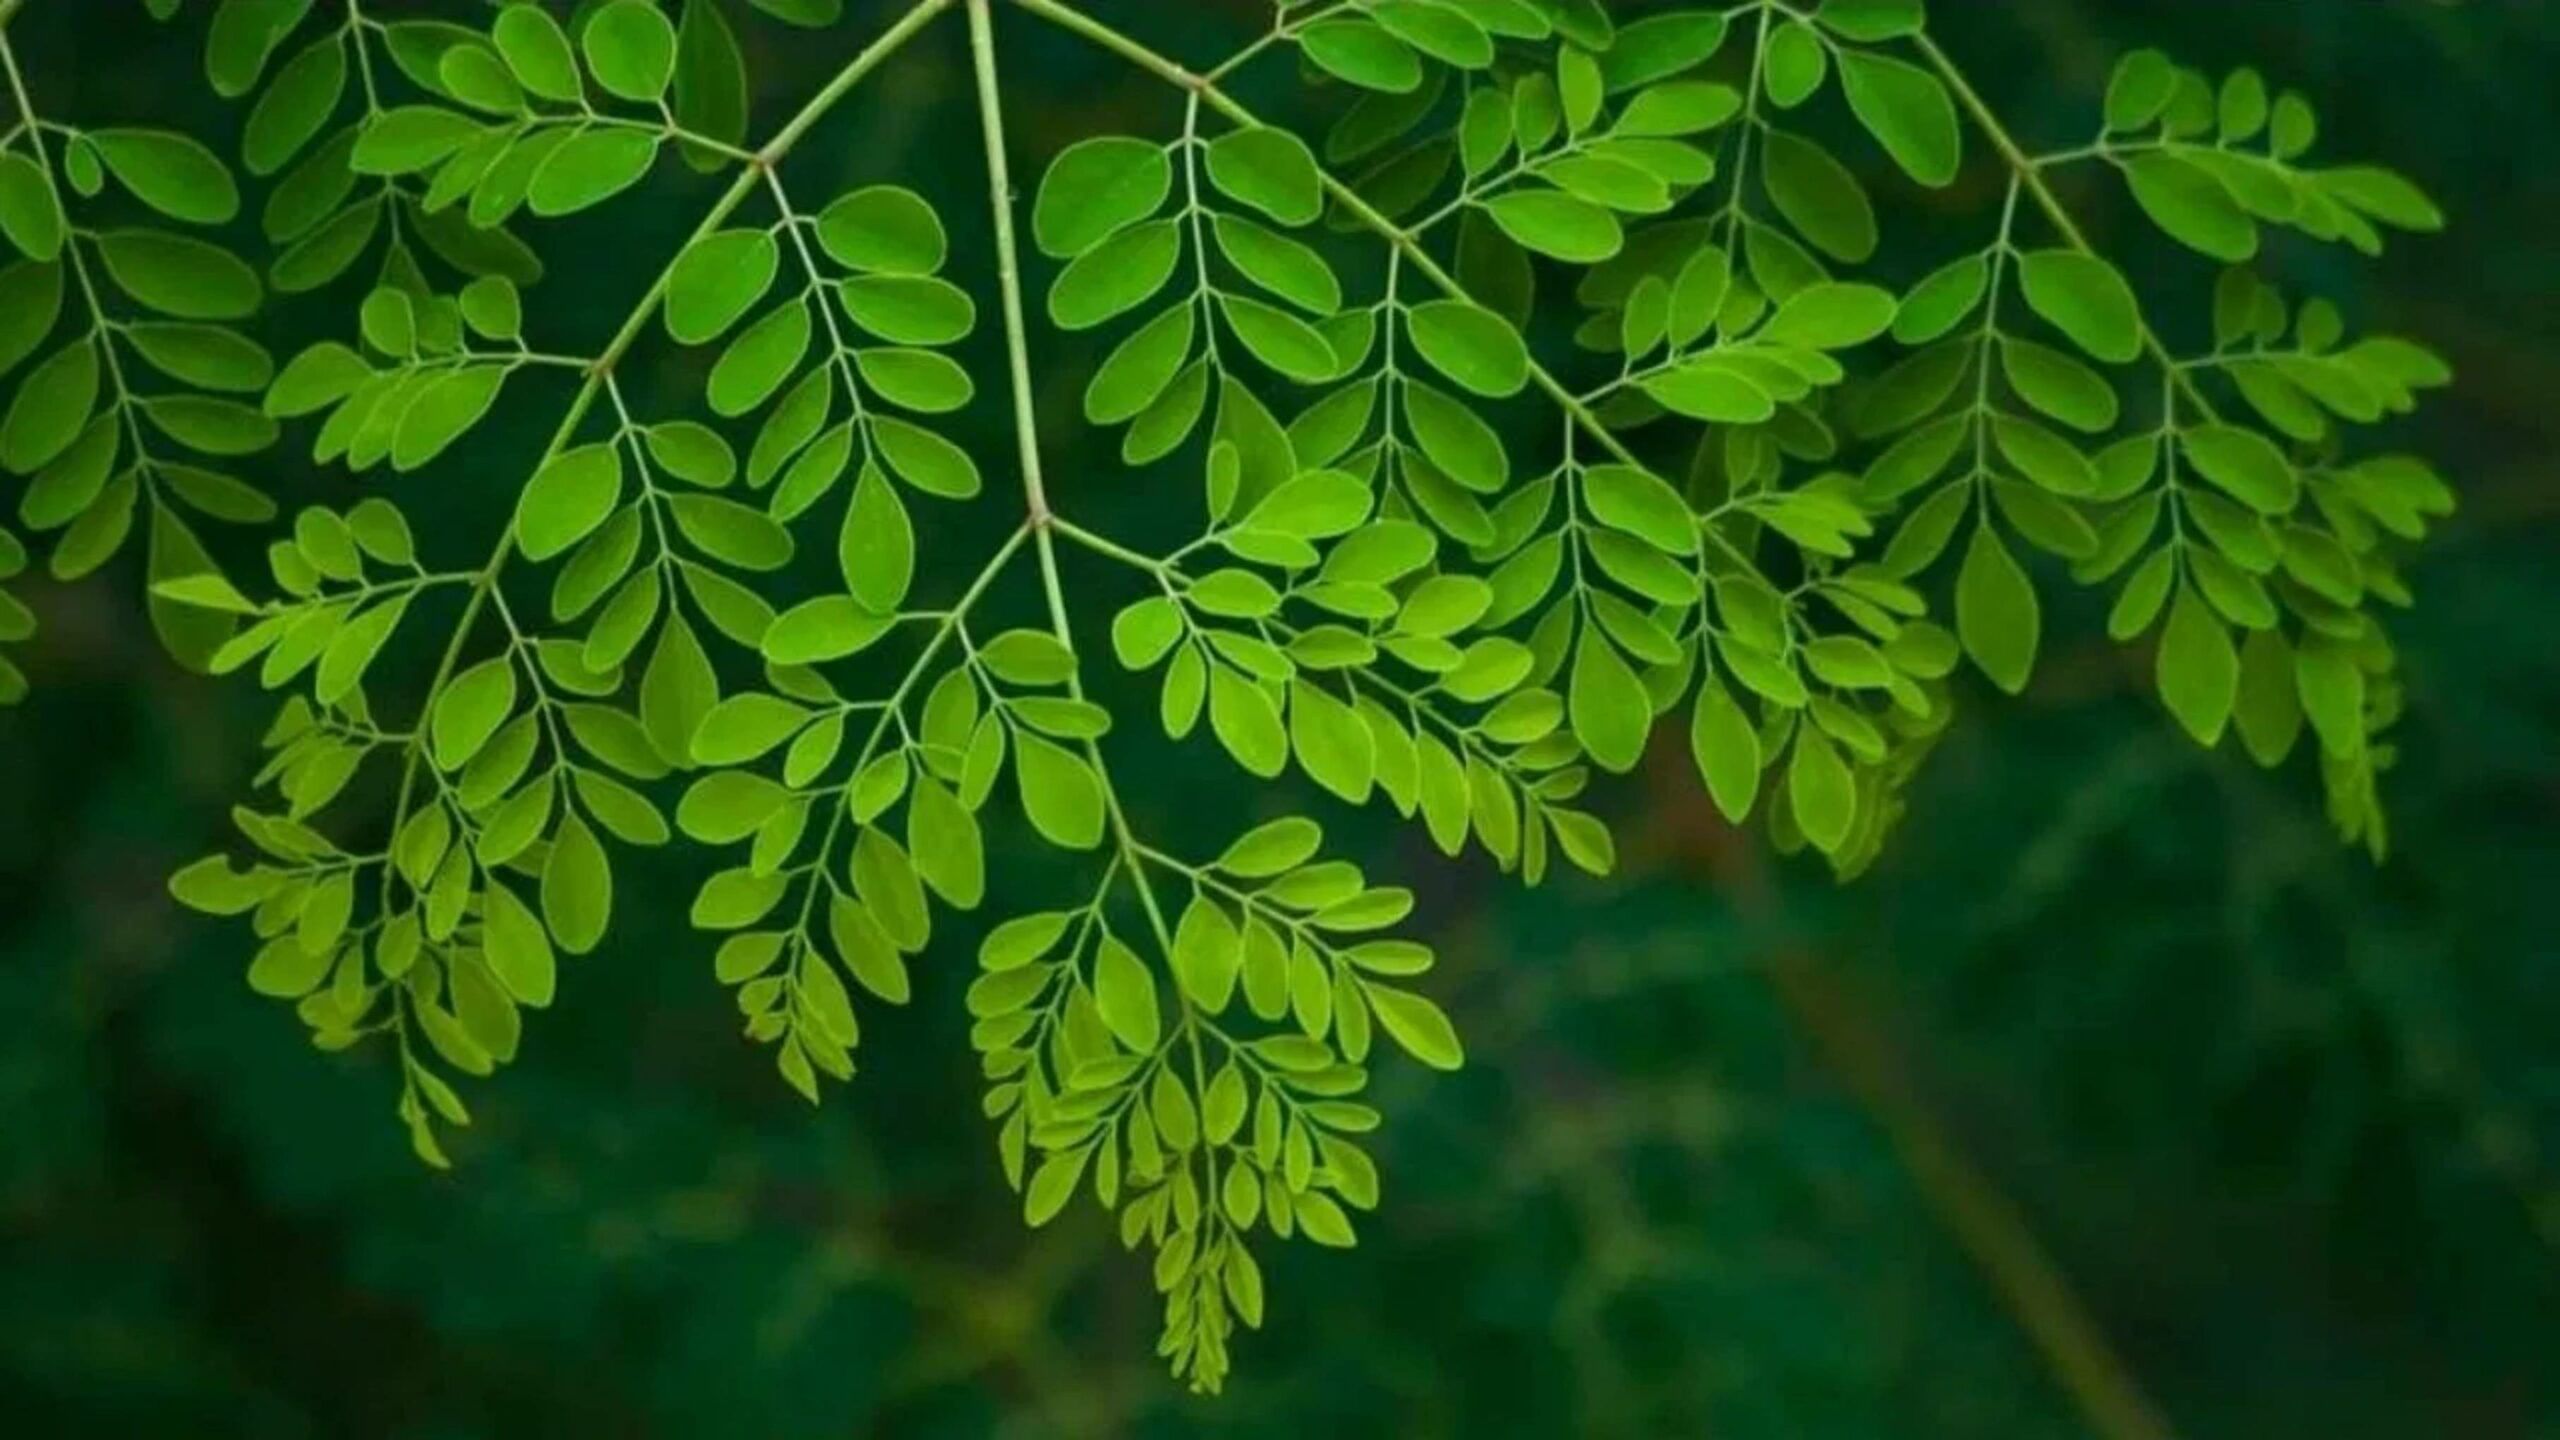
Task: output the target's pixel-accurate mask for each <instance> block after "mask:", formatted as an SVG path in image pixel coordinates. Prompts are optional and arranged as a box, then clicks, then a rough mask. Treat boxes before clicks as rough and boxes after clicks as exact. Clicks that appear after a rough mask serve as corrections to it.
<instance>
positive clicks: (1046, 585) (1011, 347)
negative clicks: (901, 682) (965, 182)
mask: <svg viewBox="0 0 2560 1440" xmlns="http://www.w3.org/2000/svg"><path fill="white" fill-rule="evenodd" d="M968 6H969V48H970V53H971V55H972V57H973V59H974V60H975V63H976V69H977V88H978V118H979V121H980V128H981V129H982V130H983V131H984V133H985V137H986V149H987V195H988V205H989V208H990V210H991V211H992V212H993V217H994V225H995V240H996V275H997V280H998V283H999V285H1000V286H1001V288H1002V291H1003V303H1004V327H1005V350H1006V359H1007V362H1008V368H1009V369H1010V371H1011V373H1012V377H1013V418H1014V438H1015V442H1016V444H1017V446H1018V448H1019V451H1020V460H1021V465H1022V497H1023V503H1024V504H1025V506H1026V507H1027V508H1028V510H1029V524H1030V526H1031V528H1032V531H1033V533H1034V535H1035V537H1036V540H1037V543H1038V547H1039V551H1040V581H1041V586H1042V588H1043V589H1044V590H1045V591H1046V592H1047V597H1048V604H1049V623H1050V628H1051V629H1052V630H1054V631H1055V632H1056V634H1057V637H1058V643H1060V644H1062V645H1064V646H1066V647H1067V652H1068V653H1069V654H1070V655H1072V654H1074V653H1075V648H1076V645H1075V635H1074V633H1073V630H1072V628H1071V627H1070V626H1069V625H1068V623H1067V600H1066V590H1065V587H1064V586H1063V585H1062V584H1061V583H1060V581H1059V577H1058V546H1057V537H1056V535H1055V534H1054V530H1055V525H1056V521H1055V517H1054V516H1053V515H1052V514H1051V512H1050V509H1049V496H1048V491H1047V489H1046V487H1045V486H1044V484H1043V483H1042V479H1041V471H1040V423H1039V414H1038V410H1037V407H1036V404H1035V397H1034V395H1033V392H1032V388H1031V336H1030V326H1029V324H1028V322H1027V321H1026V320H1025V318H1024V307H1023V302H1022V250H1021V243H1020V241H1019V240H1018V239H1017V238H1016V237H1015V234H1014V223H1013V203H1014V189H1013V167H1012V162H1011V160H1010V159H1009V158H1008V157H1007V155H1006V148H1005V131H1004V96H1003V88H1002V85H1001V84H1000V82H999V80H998V77H997V73H996V40H995V15H994V12H993V8H992V6H991V4H990V0H968ZM1067 693H1068V694H1069V695H1071V696H1073V697H1074V698H1076V699H1078V700H1082V699H1083V698H1084V682H1083V681H1082V680H1081V679H1080V678H1079V677H1078V676H1077V675H1075V674H1074V673H1073V672H1070V673H1069V675H1068V677H1067ZM1084 753H1085V760H1086V763H1088V764H1090V765H1092V766H1093V773H1094V776H1095V778H1096V779H1097V780H1099V781H1100V782H1101V785H1102V795H1103V809H1104V813H1105V815H1106V816H1107V818H1108V820H1109V822H1110V825H1111V831H1112V838H1113V840H1114V842H1115V843H1116V844H1117V846H1118V848H1119V850H1120V854H1121V856H1122V858H1123V859H1124V860H1125V861H1126V862H1127V864H1128V867H1129V882H1130V885H1131V888H1133V889H1135V890H1136V891H1137V893H1138V903H1139V905H1140V906H1141V907H1142V908H1143V909H1144V910H1145V911H1146V916H1147V924H1148V925H1149V927H1150V928H1151V929H1153V930H1154V932H1155V937H1156V943H1157V944H1158V945H1159V946H1161V947H1163V951H1164V956H1165V960H1166V963H1167V964H1171V963H1172V959H1173V927H1172V926H1171V925H1169V924H1167V923H1166V921H1165V916H1164V911H1163V909H1162V907H1161V906H1159V905H1158V904H1157V902H1156V895H1155V887H1154V886H1152V885H1150V884H1149V883H1147V873H1146V866H1145V863H1144V859H1143V856H1144V852H1143V851H1142V850H1141V849H1140V848H1139V845H1138V841H1137V837H1136V835H1135V834H1134V833H1133V832H1132V831H1131V829H1130V826H1129V816H1128V812H1127V811H1126V810H1125V809H1124V808H1123V807H1122V806H1121V803H1120V791H1119V787H1118V786H1115V785H1113V784H1112V783H1111V772H1110V770H1109V768H1108V767H1107V766H1105V764H1104V763H1103V759H1102V749H1101V747H1100V746H1098V745H1096V744H1094V743H1093V742H1091V741H1087V742H1085V746H1084ZM1174 995H1175V997H1176V998H1177V999H1178V1000H1179V1001H1180V1002H1181V1005H1182V1024H1183V1031H1184V1035H1185V1038H1186V1039H1187V1040H1188V1041H1189V1044H1190V1050H1191V1084H1192V1092H1193V1093H1194V1094H1197V1095H1206V1094H1208V1093H1209V1073H1208V1062H1207V1060H1206V1058H1205V1057H1204V1055H1203V1053H1202V1050H1203V1047H1202V1045H1201V1043H1200V1031H1201V1025H1202V1020H1201V1017H1200V1014H1199V1012H1198V1011H1197V1010H1196V1009H1195V1008H1194V1007H1193V1006H1192V1003H1191V997H1190V996H1189V994H1187V993H1186V992H1185V991H1184V990H1183V989H1182V987H1181V985H1180V984H1179V983H1177V984H1176V985H1175V986H1174ZM1199 1153H1200V1155H1201V1164H1202V1168H1203V1170H1204V1172H1205V1174H1206V1183H1205V1185H1204V1186H1203V1190H1204V1192H1205V1193H1207V1194H1210V1195H1215V1194H1217V1193H1218V1170H1217V1159H1216V1157H1215V1155H1214V1154H1213V1153H1212V1152H1211V1151H1210V1150H1208V1149H1206V1148H1204V1149H1202V1150H1201V1151H1200V1152H1199Z"/></svg>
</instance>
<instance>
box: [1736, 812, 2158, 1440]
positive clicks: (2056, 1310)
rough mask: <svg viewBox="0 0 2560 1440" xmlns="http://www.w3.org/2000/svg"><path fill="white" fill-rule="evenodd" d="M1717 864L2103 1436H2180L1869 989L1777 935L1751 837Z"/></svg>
mask: <svg viewBox="0 0 2560 1440" xmlns="http://www.w3.org/2000/svg"><path fill="white" fill-rule="evenodd" d="M1707 863H1708V866H1709V868H1710V869H1711V870H1713V871H1714V872H1715V874H1716V878H1717V879H1718V880H1719V881H1720V882H1722V888H1723V890H1724V892H1725V893H1726V895H1727V896H1728V897H1730V898H1731V899H1732V901H1733V903H1734V904H1735V906H1736V907H1737V908H1738V909H1739V910H1740V911H1741V912H1742V914H1743V916H1744V918H1745V919H1746V920H1748V921H1750V922H1751V923H1752V924H1753V925H1754V926H1755V927H1757V928H1759V929H1761V930H1762V931H1763V933H1764V934H1768V935H1769V936H1770V937H1771V941H1772V943H1771V946H1770V949H1769V952H1768V958H1767V963H1766V966H1765V968H1766V969H1767V971H1768V974H1769V981H1770V984H1771V986H1772V987H1773V988H1774V989H1775V990H1776V991H1777V993H1778V997H1779V999H1780V1000H1781V1001H1782V1002H1783V1003H1784V1005H1785V1007H1786V1009H1787V1012H1788V1013H1789V1014H1790V1015H1791V1016H1793V1017H1794V1019H1795V1021H1796V1023H1797V1024H1798V1025H1799V1026H1801V1027H1802V1028H1803V1030H1804V1032H1805V1035H1806V1037H1807V1038H1808V1039H1809V1040H1810V1041H1811V1042H1812V1044H1813V1047H1814V1049H1815V1051H1816V1053H1818V1054H1819V1055H1820V1056H1821V1058H1822V1061H1823V1063H1824V1064H1825V1065H1826V1066H1827V1067H1828V1068H1829V1069H1830V1070H1831V1072H1832V1073H1833V1074H1834V1075H1835V1076H1837V1077H1838V1078H1839V1079H1840V1081H1841V1083H1842V1084H1843V1085H1845V1086H1846V1087H1847V1088H1848V1090H1849V1092H1850V1093H1851V1094H1852V1095H1853V1096H1854V1097H1856V1099H1857V1100H1858V1102H1859V1103H1860V1104H1861V1105H1862V1106H1864V1107H1865V1108H1866V1110H1867V1112H1868V1114H1869V1115H1870V1116H1872V1117H1873V1118H1874V1120H1875V1122H1876V1124H1877V1125H1878V1126H1879V1127H1880V1128H1882V1129H1883V1130H1884V1132H1885V1134H1886V1136H1887V1137H1888V1138H1890V1139H1891V1141H1892V1142H1893V1148H1894V1152H1895V1153H1896V1154H1897V1155H1898V1156H1900V1157H1901V1160H1902V1164H1903V1166H1904V1168H1905V1169H1906V1170H1908V1171H1909V1172H1910V1175H1911V1179H1912V1183H1913V1184H1914V1185H1915V1186H1917V1187H1918V1188H1919V1190H1920V1193H1921V1197H1922V1199H1923V1201H1924V1202H1925V1203H1926V1204H1927V1206H1928V1208H1929V1210H1930V1211H1931V1213H1933V1214H1934V1215H1935V1216H1936V1217H1937V1220H1938V1223H1939V1224H1940V1225H1942V1226H1944V1227H1945V1228H1946V1230H1947V1232H1948V1233H1949V1234H1950V1235H1952V1236H1953V1237H1954V1238H1955V1240H1956V1242H1957V1244H1958V1245H1960V1246H1962V1247H1963V1249H1964V1251H1965V1253H1966V1254H1967V1255H1968V1256H1969V1257H1971V1259H1972V1260H1973V1263H1974V1264H1975V1265H1976V1266H1978V1267H1979V1268H1980V1269H1981V1271H1982V1273H1983V1278H1984V1279H1985V1280H1986V1281H1987V1282H1988V1283H1989V1284H1990V1286H1991V1288H1992V1290H1993V1291H1994V1292H1996V1293H1997V1294H1998V1295H1999V1297H2000V1300H2001V1302H2002V1303H2003V1304H2004V1305H2006V1306H2007V1307H2008V1309H2009V1312H2010V1314H2011V1315H2012V1317H2014V1318H2015V1319H2016V1321H2017V1323H2018V1326H2019V1328H2020V1329H2021V1330H2023V1331H2025V1332H2026V1334H2027V1337H2028V1338H2029V1339H2030V1340H2032V1341H2033V1342H2034V1343H2035V1346H2036V1348H2037V1349H2038V1350H2039V1351H2040V1352H2042V1354H2043V1356H2044V1359H2045V1363H2046V1365H2047V1367H2048V1368H2050V1369H2051V1371H2052V1372H2053V1376H2054V1379H2055V1380H2056V1382H2057V1383H2059V1384H2060V1385H2061V1387H2062V1389H2063V1390H2064V1391H2065V1392H2067V1393H2068V1394H2069V1395H2070V1397H2071V1399H2072V1401H2073V1403H2075V1404H2076V1405H2078V1406H2079V1408H2080V1411H2081V1414H2082V1415H2083V1416H2084V1417H2086V1419H2087V1420H2088V1422H2089V1428H2090V1431H2091V1433H2092V1434H2095V1435H2099V1436H2102V1437H2105V1440H2172V1437H2173V1436H2174V1434H2175V1433H2176V1432H2174V1431H2173V1430H2171V1429H2170V1428H2169V1423H2168V1421H2167V1420H2166V1419H2165V1418H2164V1417H2163V1416H2162V1415H2161V1414H2160V1412H2159V1410H2158V1409H2157V1407H2155V1406H2154V1405H2153V1404H2152V1402H2151V1399H2150V1397H2149V1396H2148V1395H2146V1394H2145V1393H2144V1392H2143V1389H2142V1386H2141V1384H2140V1382H2139V1381H2138V1380H2136V1379H2135V1377H2134V1376H2133V1374H2132V1372H2131V1371H2130V1370H2128V1369H2127V1368H2126V1367H2125V1365H2124V1362H2123V1361H2122V1359H2121V1358H2119V1357H2118V1356H2117V1355H2116V1353H2115V1350H2114V1348H2113V1347H2112V1346H2111V1345H2110V1344H2109V1343H2108V1341H2107V1337H2106V1334H2105V1332H2104V1331H2103V1330H2101V1329H2100V1328H2099V1326H2098V1323H2097V1320H2096V1318H2095V1317H2093V1316H2092V1315H2091V1314H2090V1313H2089V1311H2088V1309H2087V1307H2086V1306H2084V1305H2083V1304H2082V1303H2081V1302H2080V1299H2079V1297H2078V1296H2077V1295H2076V1294H2075V1293H2074V1292H2073V1291H2072V1288H2071V1283H2070V1281H2069V1279H2068V1278H2067V1277H2065V1276H2064V1275H2063V1273H2062V1269H2061V1267H2060V1265H2058V1264H2057V1263H2056V1262H2055V1261H2054V1259H2053V1257H2052V1255H2051V1254H2050V1253H2049V1252H2047V1251H2046V1249H2045V1247H2044V1244H2043V1242H2042V1241H2040V1240H2039V1239H2038V1238H2037V1237H2036V1234H2035V1230H2034V1227H2033V1226H2032V1225H2031V1224H2030V1223H2029V1221H2028V1219H2027V1216H2026V1214H2025V1212H2024V1211H2023V1210H2021V1209H2020V1208H2019V1207H2018V1206H2017V1204H2016V1203H2015V1202H2013V1201H2011V1200H2010V1199H2009V1197H2008V1196H2007V1195H2005V1194H2003V1193H2002V1192H2001V1190H2000V1188H1999V1187H1998V1186H1997V1185H1996V1184H1994V1183H1993V1182H1992V1180H1991V1178H1990V1177H1989V1176H1988V1175H1986V1174H1984V1173H1983V1172H1982V1170H1981V1169H1980V1168H1979V1167H1977V1166H1976V1165H1975V1164H1974V1163H1973V1162H1972V1161H1971V1159H1969V1158H1968V1157H1967V1156H1966V1155H1965V1153H1964V1151H1963V1149H1962V1148H1961V1147H1960V1146H1958V1145H1957V1144H1956V1142H1955V1140H1954V1139H1953V1137H1952V1136H1950V1135H1949V1134H1948V1133H1947V1130H1946V1128H1945V1127H1944V1126H1943V1125H1941V1124H1940V1123H1939V1122H1938V1119H1937V1117H1936V1115H1934V1114H1933V1113H1932V1112H1931V1110H1930V1108H1929V1106H1928V1104H1927V1103H1926V1102H1925V1101H1923V1100H1922V1099H1921V1098H1920V1095H1919V1092H1918V1089H1917V1087H1916V1086H1915V1085H1914V1083H1913V1081H1912V1077H1911V1075H1910V1073H1909V1070H1908V1067H1907V1065H1906V1064H1905V1062H1904V1060H1903V1058H1902V1056H1901V1054H1900V1053H1899V1051H1898V1049H1897V1047H1896V1046H1895V1044H1894V1042H1893V1040H1892V1039H1891V1038H1890V1036H1889V1034H1888V1032H1887V1031H1886V1030H1885V1028H1884V1027H1883V1026H1882V1025H1881V1024H1879V1023H1878V1022H1877V1021H1876V1020H1875V1019H1874V1017H1873V1016H1872V1015H1870V1014H1869V1013H1868V1011H1867V1009H1866V1008H1865V1006H1864V1005H1863V1004H1862V1002H1861V997H1859V996H1858V995H1856V994H1855V993H1854V992H1853V991H1852V989H1851V988H1850V987H1849V985H1848V984H1847V983H1846V982H1844V981H1843V980H1842V979H1841V978H1840V977H1839V976H1837V975H1835V974H1833V973H1832V972H1831V971H1830V970H1829V969H1828V967H1826V966H1825V965H1824V964H1823V963H1822V960H1821V958H1820V957H1819V956H1817V955H1815V954H1814V953H1813V952H1812V951H1811V950H1809V949H1807V948H1806V947H1804V946H1801V945H1797V944H1793V943H1789V942H1787V941H1785V940H1784V939H1782V938H1779V937H1778V936H1777V934H1776V931H1777V929H1778V926H1777V925H1776V923H1775V921H1776V919H1777V910H1778V903H1777V900H1776V897H1775V895H1774V894H1773V892H1772V888H1771V884H1770V880H1769V875H1768V867H1767V862H1766V861H1765V859H1764V858H1763V857H1762V855H1761V854H1760V852H1759V850H1758V849H1757V848H1756V846H1755V845H1754V844H1752V843H1751V841H1750V838H1749V837H1747V836H1743V835H1740V834H1739V833H1737V832H1733V831H1729V830H1728V831H1725V832H1723V833H1722V834H1721V835H1720V836H1719V837H1718V838H1717V841H1716V842H1715V843H1713V844H1712V845H1711V846H1710V849H1709V852H1708V856H1707Z"/></svg>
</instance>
